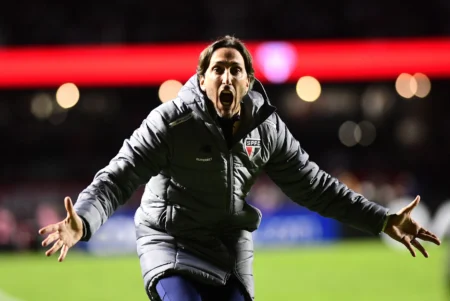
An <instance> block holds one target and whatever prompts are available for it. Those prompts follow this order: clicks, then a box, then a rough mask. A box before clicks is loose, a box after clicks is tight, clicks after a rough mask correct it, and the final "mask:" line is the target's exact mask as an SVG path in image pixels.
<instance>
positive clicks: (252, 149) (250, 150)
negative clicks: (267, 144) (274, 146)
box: [244, 138, 261, 160]
mask: <svg viewBox="0 0 450 301" xmlns="http://www.w3.org/2000/svg"><path fill="white" fill-rule="evenodd" d="M244 144H245V150H246V151H247V155H248V157H249V158H250V160H252V159H253V158H254V157H255V156H256V155H258V154H259V152H260V151H261V139H254V138H246V139H245V140H244Z"/></svg>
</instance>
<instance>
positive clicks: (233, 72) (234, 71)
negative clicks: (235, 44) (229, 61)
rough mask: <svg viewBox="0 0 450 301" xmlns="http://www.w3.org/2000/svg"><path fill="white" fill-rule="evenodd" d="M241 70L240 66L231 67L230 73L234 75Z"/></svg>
mask: <svg viewBox="0 0 450 301" xmlns="http://www.w3.org/2000/svg"><path fill="white" fill-rule="evenodd" d="M241 72H242V68H241V67H233V68H231V73H232V74H234V75H236V74H239V73H241Z"/></svg>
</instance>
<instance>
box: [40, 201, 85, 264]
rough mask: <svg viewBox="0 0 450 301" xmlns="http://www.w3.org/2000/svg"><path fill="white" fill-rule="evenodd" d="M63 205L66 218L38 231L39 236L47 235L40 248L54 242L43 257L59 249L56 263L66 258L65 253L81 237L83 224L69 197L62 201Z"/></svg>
mask: <svg viewBox="0 0 450 301" xmlns="http://www.w3.org/2000/svg"><path fill="white" fill-rule="evenodd" d="M64 205H65V207H66V211H67V217H66V218H65V219H64V220H62V221H60V222H59V223H56V224H51V225H48V226H46V227H44V228H42V229H40V230H39V234H41V235H45V234H49V235H48V236H47V238H45V239H44V241H43V242H42V246H44V247H46V246H48V245H50V244H51V243H53V242H55V243H54V244H53V246H52V247H51V248H50V249H49V250H47V252H45V255H47V256H51V255H53V254H54V253H56V252H57V251H58V250H59V249H61V254H60V255H59V258H58V261H60V262H61V261H63V260H64V258H66V255H67V252H68V251H69V249H70V248H71V247H73V246H74V245H75V244H76V243H77V242H78V241H80V239H81V238H82V236H83V222H82V220H81V218H80V217H79V216H78V214H77V213H76V212H75V209H74V208H73V204H72V200H71V199H70V197H66V198H65V199H64Z"/></svg>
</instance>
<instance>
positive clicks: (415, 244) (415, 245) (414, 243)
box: [411, 239, 428, 258]
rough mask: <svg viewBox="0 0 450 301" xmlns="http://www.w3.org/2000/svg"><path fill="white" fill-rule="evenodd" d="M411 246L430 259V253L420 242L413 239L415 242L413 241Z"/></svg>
mask: <svg viewBox="0 0 450 301" xmlns="http://www.w3.org/2000/svg"><path fill="white" fill-rule="evenodd" d="M411 244H412V245H413V246H414V247H416V248H417V250H419V251H420V253H422V254H423V256H425V258H428V253H427V251H426V250H425V248H424V247H423V246H422V245H421V244H420V242H418V241H417V240H415V239H413V240H412V241H411Z"/></svg>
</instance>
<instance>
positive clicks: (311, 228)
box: [79, 206, 341, 256]
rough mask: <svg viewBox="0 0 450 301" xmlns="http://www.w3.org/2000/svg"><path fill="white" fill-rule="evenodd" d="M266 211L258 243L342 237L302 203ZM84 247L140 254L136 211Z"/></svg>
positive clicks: (110, 224) (285, 243) (102, 230)
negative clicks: (287, 207) (135, 221)
mask: <svg viewBox="0 0 450 301" xmlns="http://www.w3.org/2000/svg"><path fill="white" fill-rule="evenodd" d="M296 207H298V208H295V207H294V208H289V209H281V210H278V211H275V212H271V213H266V214H264V213H263V219H262V221H261V224H260V227H259V229H258V230H257V231H255V232H254V233H253V235H254V242H255V246H261V247H283V246H292V245H300V244H302V245H304V244H317V243H324V242H331V241H334V240H336V239H339V237H340V229H341V225H340V223H338V222H337V221H335V220H332V219H328V218H324V217H322V216H320V215H318V214H317V213H314V212H311V211H309V210H306V209H304V208H301V207H300V206H296ZM79 246H80V248H82V249H84V250H86V251H88V252H90V253H93V254H95V255H99V256H107V255H122V254H134V253H136V242H135V230H134V211H131V210H130V211H124V212H117V213H116V214H114V215H113V216H112V217H111V218H110V219H109V220H108V221H107V222H106V223H105V224H104V225H103V226H102V227H101V228H100V229H99V230H98V231H97V232H96V233H95V235H94V236H93V237H92V238H91V240H90V241H89V242H87V243H80V244H79Z"/></svg>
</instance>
